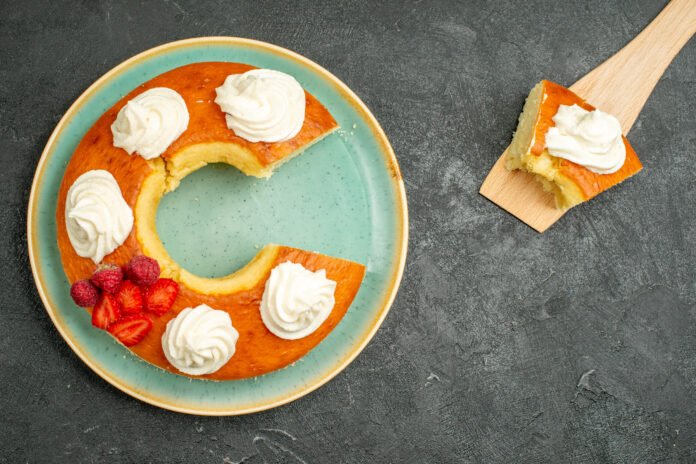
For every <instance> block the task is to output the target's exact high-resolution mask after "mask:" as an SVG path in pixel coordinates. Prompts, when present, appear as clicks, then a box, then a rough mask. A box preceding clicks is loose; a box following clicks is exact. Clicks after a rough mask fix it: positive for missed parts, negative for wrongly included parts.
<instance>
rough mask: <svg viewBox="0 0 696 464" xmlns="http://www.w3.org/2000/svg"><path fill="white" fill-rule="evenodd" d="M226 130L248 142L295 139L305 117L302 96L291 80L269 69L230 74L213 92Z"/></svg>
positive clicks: (302, 92)
mask: <svg viewBox="0 0 696 464" xmlns="http://www.w3.org/2000/svg"><path fill="white" fill-rule="evenodd" d="M216 92H217V98H216V99H215V103H217V104H218V105H220V108H221V109H222V111H224V112H225V113H226V117H225V118H226V120H227V127H229V128H230V129H232V130H233V131H234V133H235V134H236V135H237V136H239V137H242V138H243V139H246V140H248V141H250V142H282V141H285V140H290V139H291V138H293V137H295V136H296V135H297V134H298V132H300V129H302V124H303V122H304V117H305V93H304V90H302V86H301V85H300V84H299V82H297V81H296V80H295V78H294V77H292V76H290V75H288V74H285V73H282V72H280V71H274V70H271V69H254V70H251V71H247V72H245V73H244V74H231V75H229V76H227V79H225V83H224V84H222V86H220V87H218V88H217V89H216Z"/></svg>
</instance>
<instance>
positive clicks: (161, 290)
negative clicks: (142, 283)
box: [145, 279, 179, 316]
mask: <svg viewBox="0 0 696 464" xmlns="http://www.w3.org/2000/svg"><path fill="white" fill-rule="evenodd" d="M178 294H179V284H177V283H176V282H174V281H173V280H172V279H159V280H157V282H155V283H154V284H152V285H150V287H149V288H148V289H147V292H146V295H145V309H147V310H148V311H150V312H152V313H155V314H156V315H158V316H161V315H162V314H164V313H166V312H167V311H169V310H170V309H172V306H173V305H174V300H176V296H177V295H178Z"/></svg>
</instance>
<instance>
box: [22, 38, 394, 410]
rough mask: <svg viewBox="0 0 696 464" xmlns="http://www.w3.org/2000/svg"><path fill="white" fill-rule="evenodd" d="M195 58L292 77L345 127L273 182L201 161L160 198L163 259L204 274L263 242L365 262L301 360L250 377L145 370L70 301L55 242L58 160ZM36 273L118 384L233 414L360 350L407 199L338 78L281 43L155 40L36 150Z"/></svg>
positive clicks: (247, 255)
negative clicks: (341, 306)
mask: <svg viewBox="0 0 696 464" xmlns="http://www.w3.org/2000/svg"><path fill="white" fill-rule="evenodd" d="M201 61H233V62H242V63H248V64H252V65H254V66H258V67H262V68H272V69H277V70H280V71H284V72H286V73H289V74H291V75H293V76H294V77H295V78H296V79H297V80H298V81H299V82H300V83H301V84H302V86H303V87H304V88H305V89H307V90H308V91H309V92H310V93H312V94H314V95H315V96H316V97H317V98H318V99H319V100H320V101H321V102H322V103H323V104H324V105H325V106H326V107H327V108H328V109H329V111H330V112H331V113H332V115H333V116H334V118H335V119H336V120H337V121H338V123H339V124H340V125H341V129H340V130H339V131H338V132H336V133H334V134H332V135H330V136H328V137H327V138H325V139H324V140H322V141H321V142H319V143H317V144H316V145H314V146H312V147H311V148H310V149H309V150H307V151H306V152H305V153H304V154H302V155H301V156H299V157H298V158H295V159H293V160H292V161H290V162H289V163H287V164H286V165H284V166H283V167H282V168H280V169H279V170H278V172H277V173H276V174H274V176H273V177H272V178H271V179H270V180H259V179H254V178H249V177H246V176H244V175H242V174H241V173H239V172H238V171H237V170H235V169H234V168H232V167H229V166H223V165H210V166H207V167H205V168H203V169H201V170H199V171H197V172H195V173H193V174H191V175H190V176H188V177H187V178H185V179H184V180H183V181H182V183H181V186H180V187H179V188H178V189H177V190H176V191H174V192H173V193H170V194H169V195H167V196H166V197H165V198H164V199H163V200H162V202H161V204H160V207H159V210H158V213H157V228H158V231H159V234H160V237H161V239H162V241H163V243H164V245H165V247H166V249H167V251H168V252H169V253H170V254H171V256H172V257H173V258H174V259H175V260H176V261H177V262H179V264H181V265H182V266H183V267H185V268H187V269H188V270H189V271H191V272H193V273H196V274H198V275H202V276H208V277H217V276H222V275H226V274H229V273H230V272H232V271H234V270H236V269H238V268H240V267H241V266H243V265H244V264H246V263H247V262H248V261H249V260H250V259H251V258H252V257H253V256H254V255H255V254H256V253H257V252H258V250H259V248H260V247H262V246H263V245H265V244H266V243H279V244H282V245H288V246H294V247H299V248H304V249H308V250H313V251H317V252H320V253H325V254H328V255H333V256H337V257H341V258H347V259H351V260H354V261H357V262H360V263H363V264H365V265H366V266H367V274H366V276H365V280H364V281H363V283H362V286H361V287H360V291H359V293H358V295H357V297H356V298H355V301H354V302H353V304H352V306H351V307H350V309H349V310H348V313H347V314H346V316H345V317H344V318H343V320H342V321H341V323H340V324H339V325H338V327H336V329H334V330H333V331H332V332H331V334H329V336H328V337H327V338H326V339H325V340H324V341H323V342H322V343H321V344H319V346H317V347H316V348H315V349H314V350H312V351H311V352H310V353H309V354H308V355H306V356H305V357H303V358H302V359H301V360H300V361H298V362H296V363H294V364H293V365H291V366H288V367H286V368H284V369H281V370H278V371H275V372H272V373H270V374H266V375H263V376H259V377H254V378H251V379H246V380H235V381H225V382H211V381H206V380H191V379H189V378H186V377H182V376H178V375H175V374H171V373H168V372H165V371H164V370H161V369H159V368H157V367H154V366H152V365H150V364H148V363H146V362H144V361H141V360H140V359H139V358H137V357H136V356H134V355H132V354H131V353H130V351H128V350H127V349H126V348H124V347H123V346H122V345H120V344H118V343H117V342H116V341H114V340H113V339H112V338H111V337H110V336H109V335H107V334H106V333H103V332H101V331H97V330H94V329H93V327H92V326H91V324H90V318H89V315H88V314H87V312H86V311H83V310H81V309H78V308H77V307H76V306H75V305H74V304H73V303H72V301H71V299H70V295H69V284H68V282H67V279H66V277H65V274H64V273H63V268H62V265H61V260H60V255H59V253H58V250H57V246H56V221H55V212H56V197H57V193H58V188H59V186H60V183H61V180H62V177H63V173H64V171H65V167H66V165H67V163H68V160H69V159H70V157H71V155H72V153H73V151H74V150H75V147H76V146H77V144H78V143H79V141H80V140H81V139H82V137H83V135H84V134H85V133H86V132H87V130H88V129H89V128H90V127H91V126H92V124H93V123H94V122H95V121H96V120H97V119H98V118H99V117H100V116H101V114H102V113H103V112H104V111H105V110H107V109H108V108H110V107H111V106H112V105H113V104H115V103H116V102H117V101H118V100H119V99H120V98H121V97H122V96H123V95H125V94H126V93H128V92H129V91H131V90H132V89H133V88H135V87H136V86H138V85H140V84H141V83H143V82H145V81H147V80H149V79H151V78H153V77H155V76H157V75H158V74H161V73H163V72H165V71H168V70H170V69H173V68H176V67H179V66H183V65H186V64H189V63H194V62H201ZM27 233H28V241H29V255H30V260H31V266H32V271H33V273H34V279H35V281H36V286H37V288H38V291H39V294H40V296H41V299H42V300H43V302H44V305H45V306H46V310H47V311H48V314H49V315H50V317H51V319H52V320H53V322H54V324H55V326H56V328H57V329H58V331H59V332H60V333H61V335H62V336H63V338H64V339H65V340H66V341H67V342H68V344H69V345H70V347H71V348H72V349H73V350H74V351H75V353H76V354H77V355H78V356H79V357H80V358H81V359H82V360H83V361H84V362H85V363H86V364H87V365H89V366H90V367H91V368H92V369H93V370H94V371H95V372H96V373H97V374H98V375H99V376H101V377H102V378H104V379H105V380H107V381H108V382H110V383H111V384H113V385H114V386H116V387H117V388H119V389H120V390H122V391H124V392H126V393H128V394H129V395H131V396H134V397H136V398H138V399H141V400H143V401H145V402H148V403H151V404H153V405H156V406H159V407H162V408H166V409H170V410H174V411H179V412H185V413H190V414H205V415H235V414H245V413H250V412H255V411H261V410H264V409H269V408H273V407H276V406H279V405H281V404H285V403H288V402H290V401H292V400H294V399H297V398H299V397H301V396H303V395H306V394H307V393H309V392H311V391H313V390H315V389H316V388H318V387H320V386H321V385H323V384H324V383H326V382H328V381H329V380H330V379H331V378H333V377H334V376H335V375H336V374H338V373H339V372H340V371H341V370H342V369H343V368H345V367H346V366H347V365H348V364H349V363H350V362H351V361H352V360H353V359H354V358H355V357H356V356H357V355H358V353H359V352H360V351H361V350H362V349H363V348H364V347H365V345H366V344H367V343H368V342H369V341H370V339H371V338H372V336H373V335H374V334H375V332H376V331H377V329H378V328H379V326H380V324H381V323H382V321H383V320H384V317H385V316H386V314H387V312H388V311H389V307H390V306H391V303H392V301H393V299H394V296H395V294H396V291H397V288H398V286H399V282H400V280H401V275H402V272H403V268H404V262H405V259H406V245H407V239H408V219H407V210H406V194H405V191H404V185H403V181H402V179H401V175H400V172H399V166H398V164H397V162H396V158H395V157H394V152H393V151H392V148H391V146H390V144H389V141H388V140H387V137H386V136H385V134H384V132H383V131H382V129H381V128H380V126H379V124H378V123H377V121H376V119H375V118H374V116H373V115H372V114H371V113H370V111H369V110H368V109H367V107H366V106H365V105H364V104H363V103H362V102H361V101H360V99H359V98H358V97H357V96H356V95H355V94H354V93H353V92H352V91H351V90H350V89H349V88H348V87H347V86H346V85H345V84H343V83H342V82H341V81H340V80H339V79H337V78H336V77H335V76H333V75H332V74H331V73H329V72H328V71H326V70H325V69H323V68H322V67H320V66H319V65H317V64H316V63H313V62H312V61H310V60H308V59H306V58H304V57H302V56H300V55H298V54H296V53H294V52H291V51H289V50H286V49H283V48H280V47H277V46H274V45H270V44H267V43H263V42H257V41H253V40H248V39H240V38H233V37H205V38H198V39H189V40H183V41H179V42H173V43H170V44H166V45H162V46H160V47H156V48H153V49H151V50H148V51H146V52H143V53H141V54H139V55H137V56H135V57H133V58H131V59H129V60H127V61H125V62H124V63H122V64H120V65H118V66H117V67H115V68H114V69H112V70H111V71H109V72H108V73H106V74H105V75H104V76H103V77H101V78H100V79H99V80H97V81H96V82H95V83H94V84H93V85H92V86H91V87H90V88H89V89H87V90H86V91H85V92H84V93H83V94H82V95H81V96H80V97H79V98H78V99H77V101H76V102H75V103H74V104H73V105H72V106H71V107H70V109H69V110H68V112H67V113H66V114H65V116H64V117H63V118H62V119H61V121H60V122H59V123H58V126H57V127H56V129H55V131H54V132H53V134H52V135H51V137H50V138H49V140H48V143H47V145H46V148H45V150H44V152H43V154H42V156H41V159H40V161H39V164H38V167H37V169H36V175H35V177H34V183H33V185H32V190H31V197H30V200H29V211H28V231H27Z"/></svg>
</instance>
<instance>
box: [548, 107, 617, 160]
mask: <svg viewBox="0 0 696 464" xmlns="http://www.w3.org/2000/svg"><path fill="white" fill-rule="evenodd" d="M553 122H554V123H555V124H556V126H555V127H551V128H550V129H549V130H548V132H547V133H546V149H547V150H548V151H549V153H550V154H552V155H553V156H557V157H559V158H564V159H567V160H569V161H572V162H573V163H577V164H579V165H581V166H584V167H586V168H587V169H589V170H590V171H592V172H596V173H597V174H611V173H612V172H616V171H618V170H619V169H621V166H623V164H624V162H625V161H626V146H625V145H624V142H623V138H622V136H621V124H620V123H619V121H618V119H616V118H615V117H614V116H612V115H610V114H607V113H602V112H601V111H599V110H594V111H587V110H585V109H583V108H580V107H579V106H578V105H573V106H567V105H561V106H560V107H559V108H558V112H557V113H556V115H555V116H554V117H553Z"/></svg>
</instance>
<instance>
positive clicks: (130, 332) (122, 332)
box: [109, 314, 152, 346]
mask: <svg viewBox="0 0 696 464" xmlns="http://www.w3.org/2000/svg"><path fill="white" fill-rule="evenodd" d="M150 329H152V321H151V320H150V318H149V317H147V316H145V315H143V314H134V315H131V316H126V317H124V318H123V319H121V320H120V321H116V322H114V323H113V324H111V326H109V333H111V335H113V336H114V337H116V338H117V339H118V341H120V342H121V343H123V344H124V345H126V346H133V345H137V344H138V343H140V342H141V341H142V340H143V338H145V335H147V333H148V332H149V331H150Z"/></svg>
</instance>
